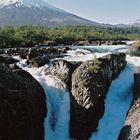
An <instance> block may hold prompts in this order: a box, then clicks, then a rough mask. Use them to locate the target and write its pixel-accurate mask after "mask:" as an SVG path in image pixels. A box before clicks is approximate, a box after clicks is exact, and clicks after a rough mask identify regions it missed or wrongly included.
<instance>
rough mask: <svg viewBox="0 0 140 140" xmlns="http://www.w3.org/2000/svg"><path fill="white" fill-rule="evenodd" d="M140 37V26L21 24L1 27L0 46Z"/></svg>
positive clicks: (27, 45) (26, 45) (25, 45)
mask: <svg viewBox="0 0 140 140" xmlns="http://www.w3.org/2000/svg"><path fill="white" fill-rule="evenodd" d="M127 39H128V40H133V39H140V28H138V27H129V28H114V27H113V28H112V27H99V26H66V27H59V28H48V27H39V26H38V27H35V26H21V27H17V28H14V27H10V26H7V27H0V47H32V46H35V45H39V44H41V43H45V42H47V41H48V40H49V41H56V42H57V44H71V43H74V42H76V41H89V42H92V41H97V40H99V41H100V40H127Z"/></svg>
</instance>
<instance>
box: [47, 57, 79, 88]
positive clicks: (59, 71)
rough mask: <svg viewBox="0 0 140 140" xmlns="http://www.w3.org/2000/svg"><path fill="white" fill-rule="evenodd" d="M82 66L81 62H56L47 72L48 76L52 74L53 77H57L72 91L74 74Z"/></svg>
mask: <svg viewBox="0 0 140 140" xmlns="http://www.w3.org/2000/svg"><path fill="white" fill-rule="evenodd" d="M80 64H81V63H80V62H79V63H76V62H75V63H74V62H73V63H72V62H68V61H66V60H55V61H53V62H52V66H51V67H50V68H49V69H47V70H46V75H49V74H51V75H53V76H56V77H57V78H58V79H60V80H61V81H63V82H64V83H65V84H66V85H67V87H68V89H69V91H70V90H71V78H72V73H73V72H74V70H75V69H76V68H77V67H78V66H79V65H80Z"/></svg>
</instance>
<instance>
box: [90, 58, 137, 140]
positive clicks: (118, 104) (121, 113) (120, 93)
mask: <svg viewBox="0 0 140 140" xmlns="http://www.w3.org/2000/svg"><path fill="white" fill-rule="evenodd" d="M127 62H128V64H127V66H126V68H125V69H124V70H123V71H122V72H121V74H120V75H119V77H118V78H117V79H115V80H114V81H113V82H112V84H111V86H110V88H109V91H108V94H107V98H106V100H105V113H104V116H103V117H102V119H101V120H100V122H99V126H98V128H97V132H94V133H93V135H92V137H91V138H90V140H103V138H105V139H106V140H117V138H118V135H119V133H120V130H121V129H122V126H123V123H124V121H125V117H126V114H127V111H128V109H129V107H130V104H131V102H132V92H133V73H134V71H135V69H136V67H137V66H140V58H138V57H130V56H127Z"/></svg>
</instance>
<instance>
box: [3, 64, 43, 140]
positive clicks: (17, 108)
mask: <svg viewBox="0 0 140 140" xmlns="http://www.w3.org/2000/svg"><path fill="white" fill-rule="evenodd" d="M45 117H46V102H45V94H44V91H43V89H42V87H41V86H40V85H39V83H38V82H37V81H36V80H35V79H34V78H33V77H32V76H31V75H30V74H29V73H28V72H25V71H23V70H22V69H20V68H19V67H18V66H16V65H13V67H11V68H9V67H6V66H4V65H2V64H0V140H44V127H43V123H44V119H45Z"/></svg>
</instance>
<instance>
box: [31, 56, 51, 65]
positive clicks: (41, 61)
mask: <svg viewBox="0 0 140 140" xmlns="http://www.w3.org/2000/svg"><path fill="white" fill-rule="evenodd" d="M49 62H50V60H49V58H48V57H47V56H38V57H35V58H32V59H31V60H30V61H29V63H30V64H31V65H32V66H33V67H41V66H44V65H45V64H49Z"/></svg>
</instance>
